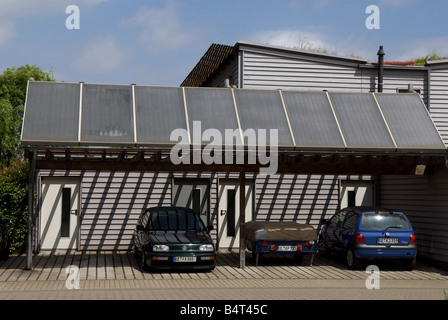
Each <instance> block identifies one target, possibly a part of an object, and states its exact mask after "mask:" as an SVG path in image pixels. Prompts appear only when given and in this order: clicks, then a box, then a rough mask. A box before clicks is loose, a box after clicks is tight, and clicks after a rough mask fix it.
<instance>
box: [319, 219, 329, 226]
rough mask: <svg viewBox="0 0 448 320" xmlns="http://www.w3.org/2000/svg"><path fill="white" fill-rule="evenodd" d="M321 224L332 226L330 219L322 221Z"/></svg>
mask: <svg viewBox="0 0 448 320" xmlns="http://www.w3.org/2000/svg"><path fill="white" fill-rule="evenodd" d="M320 222H321V223H323V224H325V225H327V226H328V225H329V224H330V220H328V219H320Z"/></svg>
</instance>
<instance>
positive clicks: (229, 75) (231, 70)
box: [210, 59, 239, 88]
mask: <svg viewBox="0 0 448 320" xmlns="http://www.w3.org/2000/svg"><path fill="white" fill-rule="evenodd" d="M226 79H229V80H230V85H231V86H233V85H234V86H236V87H239V82H238V80H239V78H238V59H235V60H233V61H232V62H231V63H230V64H229V65H228V66H227V67H226V68H225V69H224V70H223V71H222V72H221V73H219V74H218V75H217V76H216V77H215V78H213V79H212V80H211V83H210V87H219V88H224V87H225V80H226Z"/></svg>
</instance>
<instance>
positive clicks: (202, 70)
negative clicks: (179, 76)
mask: <svg viewBox="0 0 448 320" xmlns="http://www.w3.org/2000/svg"><path fill="white" fill-rule="evenodd" d="M234 52H235V47H233V46H227V45H222V44H216V43H213V44H212V45H211V46H210V47H209V48H208V50H207V51H206V52H205V54H204V55H203V56H202V58H201V60H199V62H198V63H197V64H196V66H195V67H194V68H193V70H192V71H191V72H190V74H189V75H188V76H187V77H186V78H185V80H184V81H183V82H182V84H181V86H182V87H201V86H203V85H204V82H205V81H207V79H208V77H209V76H210V75H211V74H212V73H213V72H215V71H216V69H218V68H219V67H220V65H221V63H222V62H224V61H225V60H226V59H228V58H229V57H231V56H232V55H233V54H234Z"/></svg>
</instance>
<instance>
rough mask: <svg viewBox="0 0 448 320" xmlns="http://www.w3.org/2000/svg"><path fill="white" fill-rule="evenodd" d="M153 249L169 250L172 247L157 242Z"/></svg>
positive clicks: (155, 250)
mask: <svg viewBox="0 0 448 320" xmlns="http://www.w3.org/2000/svg"><path fill="white" fill-rule="evenodd" d="M152 251H154V252H167V251H170V247H168V246H167V245H166V244H155V245H153V246H152Z"/></svg>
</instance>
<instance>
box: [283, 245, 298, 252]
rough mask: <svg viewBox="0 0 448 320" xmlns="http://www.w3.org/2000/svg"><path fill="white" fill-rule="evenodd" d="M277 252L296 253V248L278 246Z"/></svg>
mask: <svg viewBox="0 0 448 320" xmlns="http://www.w3.org/2000/svg"><path fill="white" fill-rule="evenodd" d="M278 251H297V246H278Z"/></svg>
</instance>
